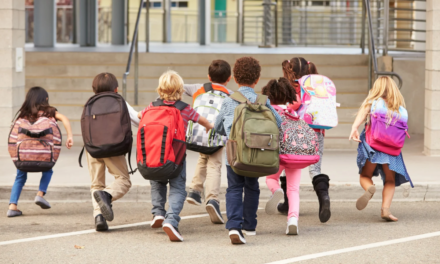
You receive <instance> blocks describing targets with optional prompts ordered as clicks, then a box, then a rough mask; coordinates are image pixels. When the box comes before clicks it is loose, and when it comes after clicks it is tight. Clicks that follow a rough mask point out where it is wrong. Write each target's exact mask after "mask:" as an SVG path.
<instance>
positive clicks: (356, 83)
mask: <svg viewBox="0 0 440 264" xmlns="http://www.w3.org/2000/svg"><path fill="white" fill-rule="evenodd" d="M116 77H117V78H118V82H119V86H120V88H119V89H120V92H122V75H121V76H116ZM274 78H278V77H271V76H268V77H265V76H262V77H261V78H260V82H259V84H258V85H257V88H256V90H257V91H261V88H262V87H263V86H264V85H265V84H266V83H267V82H269V80H271V79H274ZM158 80H159V78H156V77H142V78H139V86H138V87H139V90H140V91H143V90H151V91H153V90H155V89H156V87H157V85H158ZM332 80H333V82H334V83H335V85H336V88H337V90H338V93H340V92H363V91H365V92H367V91H368V89H367V88H368V79H367V78H332ZM92 81H93V77H58V76H50V77H47V78H42V77H38V76H36V77H31V76H27V77H26V88H27V89H29V88H31V87H33V86H41V87H43V88H44V89H46V90H66V91H75V90H90V91H91V90H92ZM183 81H184V82H185V83H188V84H194V83H200V84H201V83H205V82H207V81H208V80H207V79H206V77H203V78H190V77H185V76H184V80H183ZM228 88H229V89H231V90H234V91H235V90H237V89H238V85H237V84H236V83H235V82H234V81H231V82H229V84H228ZM127 90H128V91H133V90H134V78H133V76H132V75H130V76H129V78H128V80H127Z"/></svg>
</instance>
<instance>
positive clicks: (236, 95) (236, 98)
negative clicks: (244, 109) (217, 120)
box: [229, 91, 251, 104]
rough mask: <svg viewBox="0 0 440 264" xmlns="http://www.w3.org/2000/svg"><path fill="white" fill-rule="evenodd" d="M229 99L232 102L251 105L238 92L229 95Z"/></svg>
mask: <svg viewBox="0 0 440 264" xmlns="http://www.w3.org/2000/svg"><path fill="white" fill-rule="evenodd" d="M229 97H231V99H232V100H234V101H237V102H239V103H240V104H246V103H247V104H251V102H250V101H249V100H248V99H247V98H246V96H244V95H243V94H242V93H240V92H238V91H237V92H235V93H233V94H231V96H229Z"/></svg>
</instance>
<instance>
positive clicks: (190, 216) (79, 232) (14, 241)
mask: <svg viewBox="0 0 440 264" xmlns="http://www.w3.org/2000/svg"><path fill="white" fill-rule="evenodd" d="M225 213H226V212H222V214H225ZM206 216H209V215H208V214H199V215H189V216H182V218H181V219H182V220H183V219H193V218H201V217H206ZM151 222H152V221H147V222H139V223H133V224H126V225H118V226H110V227H109V229H110V230H117V229H122V228H129V227H136V226H143V225H149V224H151ZM92 233H97V231H96V230H95V229H88V230H83V231H75V232H68V233H61V234H54V235H47V236H38V237H30V238H22V239H15V240H8V241H1V242H0V246H5V245H11V244H17V243H25V242H31V241H37V240H45V239H51V238H59V237H68V236H77V235H85V234H92Z"/></svg>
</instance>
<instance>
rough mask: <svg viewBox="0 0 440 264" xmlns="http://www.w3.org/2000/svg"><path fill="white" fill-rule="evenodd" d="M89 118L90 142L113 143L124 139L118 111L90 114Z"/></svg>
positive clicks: (94, 143)
mask: <svg viewBox="0 0 440 264" xmlns="http://www.w3.org/2000/svg"><path fill="white" fill-rule="evenodd" d="M86 118H90V119H91V120H90V122H89V124H90V127H89V134H90V137H89V138H90V144H93V145H94V146H104V145H114V144H115V143H120V142H122V141H124V139H125V134H124V133H123V130H122V127H121V125H120V123H119V122H117V121H118V120H119V118H120V113H119V112H116V113H108V114H101V115H91V116H87V117H86Z"/></svg>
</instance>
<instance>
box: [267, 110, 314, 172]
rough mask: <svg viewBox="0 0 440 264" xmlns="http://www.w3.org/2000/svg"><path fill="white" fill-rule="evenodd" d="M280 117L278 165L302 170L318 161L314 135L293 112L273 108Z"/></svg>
mask: <svg viewBox="0 0 440 264" xmlns="http://www.w3.org/2000/svg"><path fill="white" fill-rule="evenodd" d="M273 107H274V108H275V109H276V110H277V111H278V113H279V114H280V116H281V119H282V120H283V122H282V123H281V131H280V133H281V134H282V135H281V136H282V139H281V142H280V165H282V166H284V167H285V168H288V169H303V168H305V167H307V166H310V165H312V164H315V163H316V162H318V161H319V153H318V149H319V143H318V138H317V136H316V133H315V132H314V131H313V129H312V128H310V127H309V125H308V124H307V123H306V122H305V121H304V120H302V119H300V118H299V116H298V115H297V114H296V112H295V111H293V110H290V109H289V110H284V109H282V108H281V107H279V106H276V105H274V106H273Z"/></svg>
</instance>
